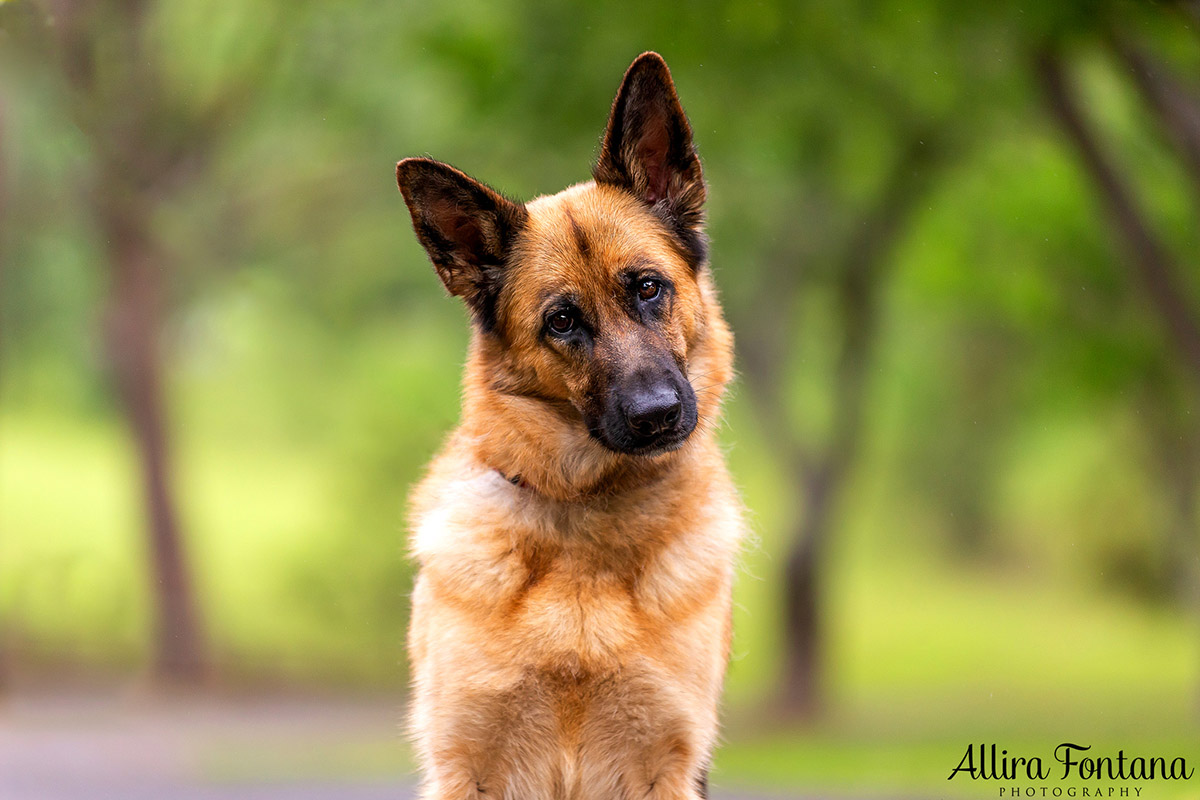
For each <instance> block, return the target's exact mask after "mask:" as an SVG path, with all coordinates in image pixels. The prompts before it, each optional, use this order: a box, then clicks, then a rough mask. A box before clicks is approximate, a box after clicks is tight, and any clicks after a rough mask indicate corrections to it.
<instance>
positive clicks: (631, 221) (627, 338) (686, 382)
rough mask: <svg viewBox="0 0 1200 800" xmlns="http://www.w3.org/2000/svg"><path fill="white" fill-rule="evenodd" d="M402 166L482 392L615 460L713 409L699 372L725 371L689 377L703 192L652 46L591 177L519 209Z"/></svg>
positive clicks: (440, 174) (442, 173)
mask: <svg viewBox="0 0 1200 800" xmlns="http://www.w3.org/2000/svg"><path fill="white" fill-rule="evenodd" d="M396 175H397V180H398V182H399V184H400V190H401V192H402V193H403V194H404V199H405V201H406V202H407V204H408V208H409V211H410V213H411V215H412V221H413V226H414V229H415V230H416V234H417V238H418V239H419V240H420V242H421V244H422V245H423V246H424V247H425V250H426V251H427V252H428V254H429V258H430V260H431V261H432V262H433V265H434V267H435V269H436V270H437V273H438V275H439V277H440V278H441V279H442V282H443V283H444V284H445V286H446V288H447V290H449V292H450V293H451V294H453V295H457V296H459V297H462V298H463V299H464V300H465V302H466V304H467V306H468V307H469V308H470V310H471V313H472V316H473V318H474V323H475V326H476V328H477V335H476V339H475V342H476V344H475V348H476V350H477V351H478V353H482V354H483V356H482V357H481V358H479V359H476V361H475V363H479V364H481V365H482V366H481V367H480V368H481V369H483V370H485V371H486V373H487V375H486V384H487V387H488V388H489V389H490V390H491V391H496V392H500V393H501V394H504V395H506V396H509V397H519V398H529V399H532V400H535V401H537V402H540V403H542V404H543V405H544V406H545V410H546V413H547V414H557V415H558V416H560V417H562V416H564V415H565V416H566V417H568V418H571V419H573V420H574V421H575V424H576V425H582V427H583V428H584V429H585V430H586V431H587V433H588V434H589V435H590V436H591V437H592V438H593V439H594V440H596V441H598V442H599V443H600V444H602V445H603V446H604V447H605V448H607V449H608V450H609V451H612V452H615V453H620V454H627V455H655V454H660V453H664V452H668V451H670V450H673V449H676V448H678V447H679V446H681V445H682V444H683V443H684V442H686V441H687V439H688V437H689V436H690V435H691V434H692V432H693V430H694V429H695V428H696V427H697V423H698V421H700V420H701V418H702V416H703V414H704V413H705V411H706V405H705V403H703V402H698V400H697V388H698V387H697V385H696V384H694V382H693V381H697V380H700V381H704V382H705V385H704V386H703V387H700V388H701V390H702V392H708V391H709V389H711V387H712V386H715V385H716V384H718V383H720V384H723V383H724V380H725V379H727V376H726V377H724V378H723V377H720V376H718V378H717V379H714V378H713V375H712V372H713V368H712V366H711V365H704V366H705V367H706V369H705V374H703V375H697V374H696V369H695V368H696V363H695V356H696V353H695V350H696V348H697V346H698V343H700V342H701V341H703V340H704V338H705V336H706V334H707V333H708V332H709V330H710V328H711V325H710V317H711V316H713V314H714V310H713V309H714V306H715V302H714V300H713V299H712V289H711V286H710V284H709V282H708V277H707V274H706V259H707V253H706V240H705V237H704V233H703V213H704V212H703V206H704V199H705V186H704V180H703V177H702V174H701V168H700V160H699V158H698V157H697V156H696V152H695V148H694V147H693V143H692V131H691V127H690V126H689V124H688V120H687V117H686V116H685V115H684V112H683V109H682V107H681V106H680V104H679V99H678V96H677V95H676V92H675V87H674V84H673V82H672V80H671V76H670V72H669V71H668V70H667V65H666V63H665V62H664V61H663V59H662V58H661V57H660V56H659V55H658V54H656V53H645V54H643V55H642V56H640V57H639V58H638V59H637V60H635V61H634V62H633V64H632V65H631V66H630V67H629V70H628V71H627V72H626V74H625V78H624V80H623V81H622V83H621V87H620V90H619V91H618V93H617V96H616V99H615V101H614V102H613V105H612V111H611V114H610V117H609V120H608V124H607V126H606V129H605V132H604V137H603V140H602V144H601V150H600V156H599V159H598V161H597V163H596V166H595V168H594V169H593V177H594V181H591V182H588V183H585V184H579V185H577V186H573V187H571V188H569V189H566V190H564V191H563V192H560V193H558V194H556V195H553V196H549V197H541V198H538V199H536V200H533V201H531V202H529V203H527V204H526V203H519V202H516V201H513V200H510V199H508V198H506V197H504V196H502V195H501V194H500V193H498V192H496V191H495V190H493V189H491V188H489V187H487V186H485V185H484V184H482V183H479V182H478V181H476V180H474V179H472V178H470V177H469V176H467V175H466V174H464V173H462V172H460V171H458V170H457V169H455V168H453V167H451V166H448V165H446V164H443V163H440V162H437V161H433V160H430V159H423V158H410V159H405V160H404V161H401V162H400V163H399V164H398V165H397V167H396ZM715 313H717V314H718V315H719V312H715ZM722 330H723V327H722ZM727 367H728V365H727V364H726V365H725V369H726V370H727ZM689 369H691V372H689ZM702 399H703V398H702ZM714 412H715V410H714Z"/></svg>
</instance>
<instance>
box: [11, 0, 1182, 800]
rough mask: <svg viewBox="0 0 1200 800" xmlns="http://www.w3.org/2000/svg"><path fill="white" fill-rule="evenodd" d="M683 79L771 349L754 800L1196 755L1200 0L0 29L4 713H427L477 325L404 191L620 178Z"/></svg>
mask: <svg viewBox="0 0 1200 800" xmlns="http://www.w3.org/2000/svg"><path fill="white" fill-rule="evenodd" d="M645 49H655V50H658V51H659V52H661V53H662V54H663V55H664V56H665V57H666V59H667V61H668V63H669V64H670V65H671V68H672V70H673V73H674V77H675V81H676V84H677V87H678V90H679V93H680V95H681V98H682V100H683V104H684V106H685V108H686V109H687V112H688V114H689V116H690V118H691V121H692V124H693V127H694V129H695V135H696V141H697V145H698V147H699V150H700V154H701V156H702V158H703V159H704V165H705V173H706V178H707V180H708V182H709V187H710V194H709V196H710V201H709V232H710V234H711V238H712V270H713V272H714V274H715V276H716V281H717V284H718V285H719V287H720V288H721V291H722V297H723V299H724V302H725V305H726V307H727V311H728V316H729V318H730V320H731V322H732V323H733V326H734V330H735V334H736V335H737V336H738V348H739V373H740V375H739V379H738V381H737V383H736V384H735V385H734V386H733V388H732V392H731V397H730V400H729V402H728V404H727V414H726V417H727V423H726V425H725V426H724V428H723V430H722V433H721V435H722V438H723V441H724V442H725V444H726V445H727V448H728V452H729V458H730V462H731V466H732V468H733V470H734V473H735V477H736V479H737V481H738V483H739V485H740V486H741V487H742V489H743V492H744V497H745V501H746V504H747V506H748V508H749V509H750V519H751V522H752V527H753V530H754V533H755V540H754V541H753V542H752V543H751V544H750V545H749V546H748V547H747V548H746V551H745V556H744V568H743V569H742V571H741V575H740V578H739V583H738V589H737V598H736V600H737V612H736V631H737V633H736V642H735V652H734V658H733V662H732V665H731V669H730V674H729V681H728V691H727V714H726V716H727V718H728V720H729V723H728V726H727V739H728V742H727V744H726V745H725V746H724V747H723V748H722V750H721V753H720V755H719V757H718V762H717V775H718V779H719V780H720V779H724V780H726V781H734V782H748V783H762V784H767V785H780V786H797V785H803V786H806V787H810V788H816V789H821V788H829V789H837V790H843V791H865V790H875V791H894V790H905V791H912V792H917V793H920V792H930V791H935V790H936V791H937V792H939V793H940V792H944V791H946V790H947V784H946V781H945V776H946V775H947V774H948V773H949V771H950V770H951V769H953V767H954V766H955V765H956V764H957V763H958V760H959V759H960V758H961V756H962V754H963V750H964V748H965V747H966V745H967V744H968V743H970V742H976V743H978V742H989V743H990V742H993V741H999V742H1001V744H1002V745H1003V746H1005V747H1007V748H1008V749H1009V750H1010V751H1014V752H1022V753H1026V754H1040V753H1048V752H1049V750H1050V749H1052V747H1053V745H1055V744H1057V743H1058V742H1059V741H1062V740H1063V739H1064V738H1072V737H1073V738H1074V739H1075V740H1079V739H1080V738H1082V739H1085V740H1086V741H1087V742H1088V743H1093V744H1095V745H1096V746H1097V749H1100V750H1104V749H1108V750H1112V751H1115V749H1116V748H1117V747H1124V748H1125V749H1126V751H1127V752H1129V751H1138V752H1143V753H1150V754H1156V755H1160V754H1161V755H1189V756H1190V757H1191V758H1192V759H1193V760H1194V761H1196V762H1200V752H1197V749H1196V745H1195V743H1196V741H1197V732H1198V730H1200V724H1198V723H1200V635H1198V631H1197V626H1196V618H1197V612H1198V611H1200V501H1198V498H1200V270H1198V269H1197V264H1198V261H1200V259H1198V254H1200V234H1198V231H1200V227H1198V225H1197V223H1198V221H1200V78H1198V77H1197V76H1198V75H1200V10H1198V6H1197V4H1196V3H1194V2H1174V3H1172V2H1161V3H1112V2H1109V3H1105V2H1095V3H1093V2H1086V3H1085V2H1079V3H1070V2H1063V3H1042V4H1010V3H992V4H969V3H968V4H964V3H957V2H950V1H949V0H945V1H943V0H914V1H913V2H908V3H903V4H895V3H893V4H881V3H869V2H804V3H793V4H779V3H770V2H740V1H736V0H735V1H732V2H699V3H691V4H687V5H686V6H685V5H675V4H663V5H658V4H647V3H633V2H630V3H622V2H615V1H613V2H609V1H607V0H606V1H605V2H592V3H588V4H574V5H572V4H542V3H533V2H523V0H502V1H497V0H492V1H489V2H482V1H472V0H465V1H464V2H457V1H456V2H447V3H441V4H432V3H403V2H400V3H366V2H344V3H337V4H331V3H314V2H287V3H284V2H278V1H277V0H244V1H243V2H240V3H236V4H229V3H215V2H208V0H172V1H171V2H154V0H141V1H137V0H119V1H117V0H114V2H107V3H69V2H46V3H37V2H33V0H10V1H9V2H3V3H0V142H2V151H0V156H2V161H0V259H2V261H0V264H2V267H0V625H2V630H0V675H2V677H0V683H2V684H3V686H5V687H7V690H8V691H20V690H21V688H22V687H25V686H30V685H50V686H54V685H60V684H64V685H65V684H76V683H80V682H83V683H86V684H88V685H91V684H93V683H100V684H104V683H107V682H112V681H121V680H124V679H125V678H127V677H128V676H150V677H151V678H152V679H153V680H156V681H163V682H175V681H183V682H188V681H193V680H197V679H199V680H202V681H203V682H204V684H205V685H207V686H209V687H214V686H215V687H235V688H238V689H245V688H249V689H251V690H252V691H256V690H258V689H259V688H269V689H270V690H271V691H289V692H290V691H295V692H309V691H320V692H333V693H342V692H344V693H347V694H354V695H360V694H363V693H367V694H374V693H379V694H381V695H390V694H394V693H397V692H399V691H402V689H403V687H404V685H405V680H406V676H405V667H404V654H403V646H402V641H403V630H404V627H405V622H406V614H407V592H408V590H409V588H410V580H411V574H412V569H411V565H409V564H408V562H407V561H406V560H405V555H404V535H405V534H404V522H403V515H404V504H405V493H406V491H407V487H409V486H410V485H411V484H412V483H413V482H414V480H415V479H416V478H417V477H418V476H419V475H420V472H421V469H422V466H423V465H424V464H425V463H426V462H427V461H428V460H429V458H430V456H431V455H432V454H433V452H434V451H435V450H436V448H437V447H438V445H439V442H440V441H441V439H442V438H443V436H444V435H445V433H446V432H447V431H448V430H449V429H450V428H451V427H452V426H453V424H454V422H455V419H456V417H457V404H458V380H459V372H460V366H461V362H462V357H463V353H464V351H465V346H466V341H467V318H466V314H465V313H464V311H463V310H462V308H460V306H459V304H458V303H457V302H456V301H452V300H451V299H449V298H446V297H445V296H444V295H443V291H442V289H441V286H440V284H439V282H438V281H437V279H436V277H435V275H434V274H433V272H432V270H431V269H430V267H429V264H428V262H427V261H426V259H425V256H424V253H423V252H422V251H421V249H420V247H419V246H418V245H417V243H416V241H415V238H414V236H413V235H412V232H411V228H410V225H409V221H408V215H407V212H406V210H405V208H404V204H403V202H402V199H401V198H400V196H399V193H398V192H397V191H396V187H395V183H394V175H393V165H394V163H395V162H396V161H397V160H398V159H399V158H401V157H404V156H410V155H423V154H428V155H431V156H433V157H436V158H439V159H442V160H445V161H448V162H450V163H452V164H454V165H456V166H458V167H460V168H461V169H463V170H465V171H467V172H469V173H471V174H472V175H475V176H477V177H479V178H481V179H482V180H485V181H487V182H488V183H490V184H491V185H493V186H495V187H497V188H499V189H501V190H503V191H505V192H506V193H508V194H511V195H513V196H516V197H519V198H523V199H528V198H530V197H533V196H535V195H537V194H542V193H552V192H555V191H557V190H558V189H560V188H562V187H563V186H566V185H568V184H570V183H573V182H577V181H580V180H583V179H585V178H586V177H588V170H589V165H590V160H591V159H592V158H593V156H594V154H595V152H596V148H597V143H598V139H599V135H600V133H601V130H602V127H603V125H604V122H605V119H606V116H607V111H608V106H609V103H610V102H611V99H612V96H613V94H614V93H615V91H616V87H617V85H618V83H619V80H620V76H621V74H622V71H623V70H624V68H625V67H626V66H627V65H628V63H629V62H630V61H631V60H632V58H633V57H634V56H636V55H637V54H638V53H639V52H641V51H642V50H645ZM139 398H140V399H139ZM138 409H141V410H140V411H139V410H138ZM147 409H148V410H147ZM155 409H157V410H158V411H156V410H155ZM159 411H160V412H161V419H160V422H161V424H159V425H157V426H156V425H155V424H154V422H153V419H154V416H155V414H157V413H158V412H159ZM147 415H149V416H147ZM147 419H150V420H151V422H150V423H147ZM156 431H157V432H158V433H161V434H162V442H161V444H163V447H164V449H163V453H165V460H164V461H163V468H162V471H161V476H162V477H164V478H165V486H166V488H165V489H164V490H163V492H162V496H163V497H165V498H167V500H168V501H169V503H170V506H171V507H173V509H174V515H173V518H174V520H175V526H176V530H177V533H178V536H179V540H180V541H181V542H182V547H183V551H182V553H181V556H180V558H179V559H178V564H179V565H180V566H181V567H182V572H183V574H184V575H186V576H188V578H187V580H188V583H187V584H185V588H184V590H183V591H184V593H185V595H186V594H187V587H188V586H190V593H191V597H192V599H191V600H190V601H188V600H187V599H186V597H185V599H184V602H182V603H181V604H180V608H183V609H185V610H184V611H183V612H181V613H184V614H185V615H187V614H190V617H189V618H190V620H191V624H192V625H193V632H194V634H195V635H194V636H193V637H191V640H192V641H193V644H194V646H195V650H194V651H190V652H191V656H194V657H195V659H196V662H195V663H194V664H192V665H191V666H193V667H196V669H191V670H189V664H188V663H184V662H181V661H180V660H179V659H178V658H177V659H176V660H175V661H172V660H171V659H170V658H169V657H165V656H164V654H163V648H164V645H163V640H164V638H165V639H170V638H171V631H169V630H168V631H166V632H163V631H162V630H161V625H159V623H157V622H156V620H161V619H162V606H163V603H164V602H168V603H169V602H172V601H171V600H170V599H169V598H168V599H167V600H166V601H164V599H163V597H164V592H162V591H159V590H158V588H156V587H161V586H163V585H164V584H163V583H162V576H161V574H160V573H159V572H158V571H157V569H158V568H160V567H161V563H162V562H161V561H158V562H156V560H155V558H154V553H155V552H157V551H155V550H154V548H153V547H152V545H151V541H152V539H151V538H150V537H149V534H148V530H149V527H150V526H149V523H148V512H147V510H146V509H147V499H146V497H147V494H146V489H145V488H144V487H145V486H146V485H147V479H146V477H145V476H146V474H147V473H146V471H145V464H146V461H145V454H146V452H147V450H146V447H145V445H146V437H147V436H151V437H155V436H157V433H156ZM139 432H140V433H139ZM139 441H140V442H141V443H142V444H141V446H139ZM156 563H157V564H158V565H159V567H156V566H155V564H156ZM168 583H169V582H168ZM808 586H811V587H812V591H811V592H806V591H804V587H808ZM797 587H800V588H797ZM168 593H169V592H168ZM176 599H178V598H176ZM789 603H791V605H790V606H789ZM789 608H790V609H791V611H790V612H789ZM189 609H190V610H189ZM805 620H808V621H809V622H810V623H812V624H805V622H804V621H805ZM156 631H157V632H156ZM168 649H169V647H168ZM789 653H790V654H791V655H789ZM797 653H798V654H799V655H797ZM806 654H812V655H813V656H814V658H811V659H810V658H807V657H806ZM176 655H178V653H177V654H176ZM189 657H190V656H189ZM186 660H187V659H184V661H186ZM197 675H200V676H201V677H200V678H197ZM0 691H3V690H0ZM1160 751H1161V752H1160ZM1176 751H1178V752H1176ZM950 788H951V789H953V790H955V791H963V790H968V791H972V792H975V793H978V792H979V786H978V785H975V786H972V785H970V784H967V785H965V786H964V785H962V782H961V781H958V782H956V783H954V784H950ZM1155 791H1156V796H1160V797H1161V796H1167V795H1170V793H1171V792H1173V791H1178V792H1182V794H1180V795H1179V796H1196V795H1195V794H1194V790H1192V792H1193V793H1192V794H1187V792H1188V791H1189V790H1187V789H1186V787H1184V788H1180V787H1178V786H1176V787H1174V788H1172V786H1170V785H1163V786H1161V787H1158V786H1156V789H1155ZM987 793H988V794H992V793H993V792H992V790H991V789H988V791H987ZM1171 796H1173V795H1171Z"/></svg>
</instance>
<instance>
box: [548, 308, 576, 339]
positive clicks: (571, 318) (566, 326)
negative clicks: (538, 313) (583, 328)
mask: <svg viewBox="0 0 1200 800" xmlns="http://www.w3.org/2000/svg"><path fill="white" fill-rule="evenodd" d="M546 324H547V325H549V326H550V330H552V331H554V332H555V333H557V334H558V335H559V336H562V335H563V334H566V333H570V332H571V331H573V330H575V315H574V314H572V313H570V312H569V311H556V312H555V313H553V314H551V315H550V319H548V320H546Z"/></svg>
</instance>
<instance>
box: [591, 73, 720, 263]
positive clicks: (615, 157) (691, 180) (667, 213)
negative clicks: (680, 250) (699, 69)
mask: <svg viewBox="0 0 1200 800" xmlns="http://www.w3.org/2000/svg"><path fill="white" fill-rule="evenodd" d="M592 175H593V177H595V179H596V182H597V183H608V184H613V185H616V186H621V187H623V188H625V189H628V190H629V191H631V192H633V194H635V195H636V196H637V197H638V198H640V199H641V200H642V201H643V202H645V203H647V204H648V205H650V206H651V207H653V208H654V210H655V212H656V213H658V214H659V216H661V217H662V218H663V220H664V221H665V222H667V224H668V226H669V227H670V228H671V230H672V231H673V232H674V233H675V234H676V235H677V236H678V237H679V239H680V243H681V244H682V245H683V246H684V248H685V250H686V251H687V252H688V254H689V255H690V256H691V257H692V259H693V260H694V266H698V265H699V264H700V263H701V262H703V261H704V258H705V255H706V253H705V241H704V234H703V225H704V197H705V189H704V177H703V175H702V174H701V171H700V159H699V157H697V155H696V149H695V147H694V146H693V144H692V128H691V126H690V125H689V124H688V120H687V116H686V115H684V113H683V107H682V106H681V105H680V104H679V96H678V95H677V94H676V93H675V84H674V82H672V80H671V72H670V70H668V69H667V62H665V61H663V58H662V56H660V55H659V54H658V53H642V54H641V55H640V56H638V57H637V58H636V59H635V60H634V62H633V64H631V65H630V67H629V69H628V70H627V71H626V72H625V79H624V80H623V81H621V88H620V89H619V90H618V91H617V98H616V100H614V101H613V106H612V112H611V114H610V115H609V118H608V127H607V128H605V130H604V141H603V143H602V144H601V147H600V158H599V160H598V161H597V162H596V167H595V169H593V170H592Z"/></svg>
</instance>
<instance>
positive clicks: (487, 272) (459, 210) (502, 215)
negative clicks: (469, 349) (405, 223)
mask: <svg viewBox="0 0 1200 800" xmlns="http://www.w3.org/2000/svg"><path fill="white" fill-rule="evenodd" d="M396 182H397V183H398V184H399V185H400V192H401V193H402V194H403V195H404V202H405V203H407V204H408V211H409V213H410V214H411V215H412V222H413V229H414V230H415V231H416V233H417V239H418V240H419V241H420V242H421V245H422V246H423V247H424V248H425V252H427V253H428V254H429V260H430V261H432V262H433V266H434V269H436V270H437V274H438V277H439V278H441V279H442V283H443V284H445V286H446V289H447V290H449V292H450V294H452V295H456V296H459V297H462V298H463V299H464V300H466V302H467V305H468V306H470V308H471V310H472V311H473V312H474V314H475V318H476V320H477V321H478V322H479V324H480V325H481V327H483V329H484V330H489V329H491V328H492V327H493V325H494V324H495V301H496V296H497V294H498V293H499V291H500V285H501V282H502V279H503V269H504V261H505V258H506V256H507V254H508V251H509V248H510V247H511V246H512V242H513V239H514V238H515V237H516V235H517V233H518V232H519V231H520V229H521V228H522V226H524V224H525V220H526V218H527V216H528V214H527V212H526V211H525V206H524V205H522V204H520V203H514V202H513V201H511V200H509V199H507V198H505V197H504V196H502V195H501V194H500V193H499V192H497V191H495V190H494V189H491V188H489V187H487V186H485V185H483V184H482V183H480V182H479V181H477V180H475V179H474V178H471V177H470V176H469V175H467V174H466V173H463V172H460V171H458V170H456V169H455V168H454V167H452V166H450V165H449V164H443V163H442V162H440V161H434V160H433V159H429V158H406V159H404V160H403V161H401V162H400V163H399V164H397V165H396Z"/></svg>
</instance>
